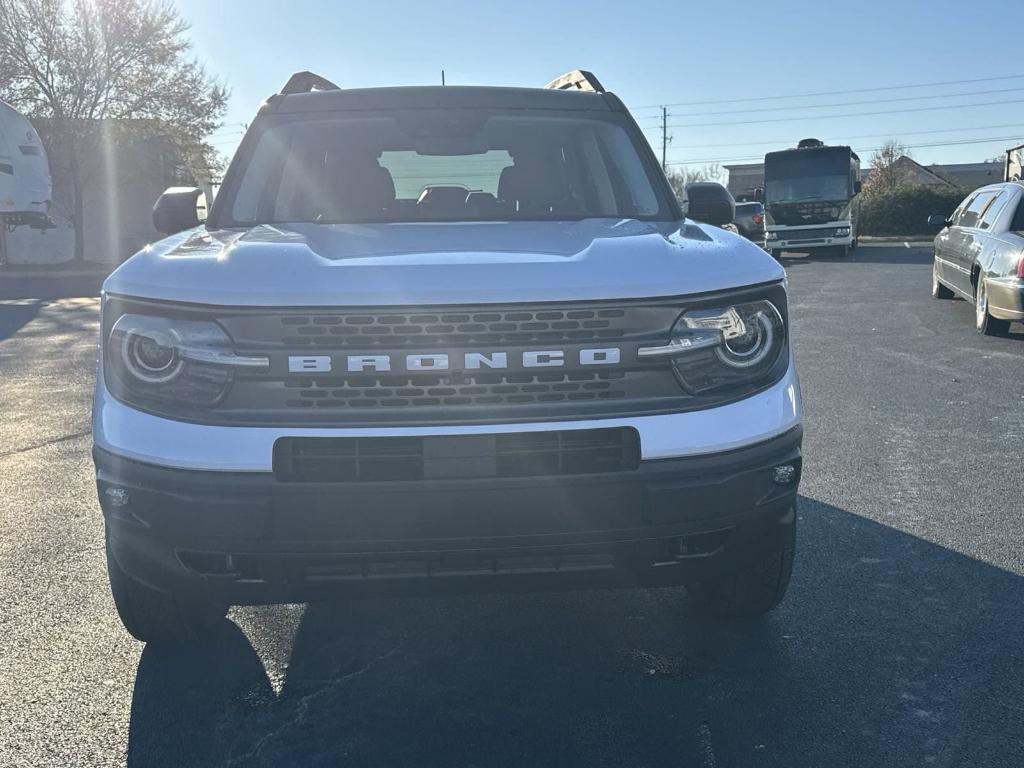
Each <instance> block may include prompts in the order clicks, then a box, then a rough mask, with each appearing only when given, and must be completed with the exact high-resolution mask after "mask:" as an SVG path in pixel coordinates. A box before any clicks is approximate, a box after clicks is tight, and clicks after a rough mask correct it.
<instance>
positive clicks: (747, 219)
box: [733, 203, 764, 243]
mask: <svg viewBox="0 0 1024 768" xmlns="http://www.w3.org/2000/svg"><path fill="white" fill-rule="evenodd" d="M733 224H735V225H736V229H738V230H739V231H740V234H741V235H743V236H744V237H745V238H747V239H748V240H753V241H754V242H757V243H763V242H764V203H736V217H735V218H734V219H733Z"/></svg>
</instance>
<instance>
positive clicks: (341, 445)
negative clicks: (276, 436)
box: [274, 427, 640, 483]
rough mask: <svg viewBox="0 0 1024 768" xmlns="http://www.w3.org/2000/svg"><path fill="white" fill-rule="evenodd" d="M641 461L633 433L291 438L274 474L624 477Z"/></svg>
mask: <svg viewBox="0 0 1024 768" xmlns="http://www.w3.org/2000/svg"><path fill="white" fill-rule="evenodd" d="M639 462H640V437H639V434H638V433H637V431H636V430H635V429H633V428H631V427H622V428H609V429H581V430H561V431H552V432H520V433H511V434H498V435H452V436H429V437H289V438H282V439H280V440H278V441H277V442H276V443H275V445H274V474H275V476H276V477H277V479H278V480H282V481H285V482H299V483H341V482H387V481H395V480H430V479H452V478H474V477H533V476H541V475H555V476H557V475H581V474H594V473H601V472H624V471H630V470H634V469H636V468H637V466H638V465H639Z"/></svg>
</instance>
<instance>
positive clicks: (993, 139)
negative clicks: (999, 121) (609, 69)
mask: <svg viewBox="0 0 1024 768" xmlns="http://www.w3.org/2000/svg"><path fill="white" fill-rule="evenodd" d="M1020 137H1021V134H1017V135H1016V136H992V137H990V138H986V139H966V140H961V141H946V142H941V141H939V142H930V143H923V144H906V145H904V146H905V147H906V148H907V149H926V148H929V147H956V146H961V145H965V144H990V143H993V142H996V141H1019V140H1020ZM879 149H881V147H870V148H858V154H864V153H867V152H877V151H878V150H879ZM755 160H764V155H753V156H751V157H733V158H716V157H713V158H704V159H702V160H670V161H669V162H668V164H669V165H714V164H718V165H721V164H723V163H743V162H752V161H755Z"/></svg>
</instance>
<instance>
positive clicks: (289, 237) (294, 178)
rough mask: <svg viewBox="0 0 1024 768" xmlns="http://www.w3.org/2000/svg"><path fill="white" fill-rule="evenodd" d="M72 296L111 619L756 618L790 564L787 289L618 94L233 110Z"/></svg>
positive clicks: (316, 81) (280, 101)
mask: <svg viewBox="0 0 1024 768" xmlns="http://www.w3.org/2000/svg"><path fill="white" fill-rule="evenodd" d="M199 197H200V194H199V191H198V190H192V189H184V188H177V189H172V190H169V191H168V192H167V193H165V194H164V195H163V196H162V197H161V199H160V201H158V203H157V205H156V207H155V209H154V220H155V223H156V225H157V228H158V229H160V230H161V231H164V232H168V233H173V234H171V236H169V237H167V238H166V239H164V240H162V241H160V242H158V243H156V244H154V245H151V246H149V247H147V248H145V249H144V250H143V251H141V252H139V253H138V254H136V255H135V256H133V257H132V258H131V259H129V260H128V261H126V262H125V263H124V264H123V265H122V266H121V267H120V268H118V269H117V270H116V271H115V272H114V273H113V274H112V275H111V276H110V277H109V279H108V280H107V281H106V283H105V285H104V293H103V310H102V329H101V354H100V360H101V364H100V367H99V373H98V376H97V384H96V395H95V404H94V424H93V427H94V443H95V445H94V460H95V464H96V480H97V486H98V492H99V499H100V503H101V506H102V508H103V514H104V518H105V522H106V546H107V563H108V568H109V576H110V583H111V587H112V590H113V595H114V600H115V603H116V605H117V609H118V611H119V613H120V616H121V618H122V620H123V622H124V624H125V626H126V627H127V629H128V631H129V632H131V634H133V635H134V636H135V637H137V638H139V639H141V640H159V641H164V642H181V641H189V640H197V639H201V637H202V636H203V633H204V632H205V631H207V630H208V629H209V628H211V627H212V626H214V625H215V624H216V623H217V622H219V621H220V620H221V619H222V617H223V616H224V614H225V611H226V610H227V608H228V606H230V605H232V604H261V603H275V602H298V601H308V600H313V599H317V598H324V597H330V596H338V595H346V594H359V593H370V594H376V593H380V592H403V593H408V592H409V591H415V590H472V589H485V590H506V589H517V588H522V589H547V588H577V587H582V588H592V587H596V586H615V585H619V586H629V585H634V586H678V585H686V587H687V592H688V593H689V595H690V599H691V600H692V601H693V604H694V605H696V606H697V607H699V608H700V609H703V610H706V611H709V612H714V613H718V614H723V615H726V616H737V615H740V616H750V615H757V614H760V613H763V612H765V611H768V610H769V609H771V608H772V607H773V606H774V605H775V604H776V603H778V601H779V600H780V599H781V598H782V595H783V593H784V592H785V590H786V586H787V583H788V581H789V576H790V572H791V568H792V563H793V552H794V543H795V527H796V515H795V499H796V493H797V485H798V483H799V480H800V470H801V454H800V444H801V436H802V435H801V404H800V390H799V385H798V381H797V375H796V371H795V370H794V364H793V357H792V354H791V349H790V341H789V318H788V309H787V302H786V281H785V275H784V272H783V270H782V268H781V267H780V266H779V265H778V264H777V263H776V262H775V261H774V260H772V259H771V258H770V257H769V256H768V254H766V253H765V252H764V251H762V250H761V249H760V248H758V247H757V246H755V245H754V244H752V243H750V242H748V241H747V240H744V239H743V238H741V237H739V236H737V235H734V234H730V233H728V232H725V231H723V230H722V229H719V228H718V227H715V226H712V224H716V223H724V222H726V221H731V219H732V213H733V212H732V210H731V203H729V204H727V205H725V206H724V208H726V209H729V210H723V211H717V210H712V209H709V210H708V211H706V212H703V213H702V212H701V211H699V210H690V211H689V215H688V216H687V217H684V216H683V214H682V212H681V210H680V207H679V204H678V202H677V201H676V199H675V198H674V197H673V195H672V192H671V189H670V187H669V185H668V183H667V182H666V179H665V176H664V175H663V173H662V171H661V169H660V168H659V166H658V164H657V162H656V160H655V158H654V156H653V153H652V151H651V149H650V147H649V146H648V144H647V142H646V141H645V140H644V138H643V135H642V134H641V132H640V130H639V129H638V128H637V125H636V123H635V122H634V121H633V119H632V118H631V117H630V115H629V113H628V111H627V110H626V108H625V107H624V106H623V104H622V102H621V101H620V100H619V99H618V98H616V97H615V96H614V95H612V94H611V93H607V92H605V91H604V90H603V89H602V87H601V86H600V84H599V83H598V82H597V80H596V79H595V78H594V77H593V76H592V75H590V74H589V73H586V72H580V71H575V72H573V73H570V74H569V75H567V76H563V77H562V78H559V79H558V80H555V81H553V82H552V83H551V84H550V85H549V86H548V87H547V88H544V89H539V88H538V89H528V88H492V87H416V88H405V87H401V88H373V89H340V88H338V87H336V86H334V85H333V84H331V83H330V82H328V81H326V80H324V79H323V78H320V77H318V76H315V75H312V74H310V73H299V74H297V75H295V76H293V77H292V78H291V80H289V82H288V84H287V85H286V86H285V88H284V89H283V90H282V92H281V93H279V94H276V95H274V96H272V97H271V98H270V99H269V100H268V101H267V102H266V103H265V104H264V105H263V106H262V108H261V109H260V111H259V114H258V116H257V117H256V119H255V120H254V121H253V123H252V125H251V127H250V128H249V130H248V132H247V134H246V135H245V138H244V139H243V141H242V144H241V146H240V147H239V150H238V152H237V153H236V155H235V157H234V159H233V161H232V163H231V166H230V168H229V170H228V172H227V174H226V177H225V179H224V184H223V187H222V189H221V191H220V193H219V195H218V196H217V199H216V200H215V202H214V203H213V205H212V207H211V210H210V212H209V217H208V219H207V220H206V221H205V222H201V221H200V216H199V214H198V212H197V202H199V200H198V198H199Z"/></svg>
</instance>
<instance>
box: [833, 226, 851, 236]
mask: <svg viewBox="0 0 1024 768" xmlns="http://www.w3.org/2000/svg"><path fill="white" fill-rule="evenodd" d="M849 234H850V228H849V227H836V234H835V236H836V237H846V236H847V235H849Z"/></svg>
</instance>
